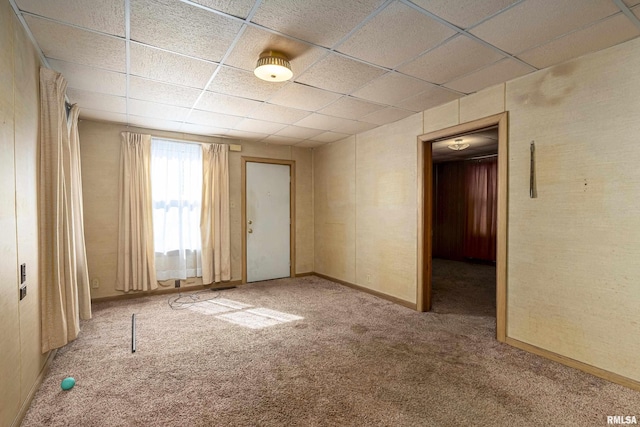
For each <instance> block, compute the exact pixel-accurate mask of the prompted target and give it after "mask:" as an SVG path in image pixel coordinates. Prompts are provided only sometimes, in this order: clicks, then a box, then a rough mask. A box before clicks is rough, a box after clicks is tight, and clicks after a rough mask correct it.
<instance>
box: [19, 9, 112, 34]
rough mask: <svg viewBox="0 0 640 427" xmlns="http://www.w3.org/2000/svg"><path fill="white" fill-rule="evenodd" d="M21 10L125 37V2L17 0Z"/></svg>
mask: <svg viewBox="0 0 640 427" xmlns="http://www.w3.org/2000/svg"><path fill="white" fill-rule="evenodd" d="M16 3H17V4H18V7H19V8H20V10H23V11H27V12H31V13H35V14H36V15H40V16H46V17H47V18H52V19H55V20H57V21H62V22H68V23H70V24H74V25H78V26H80V27H84V28H89V29H92V30H96V31H101V32H103V33H108V34H114V35H117V36H122V37H124V2H122V1H119V2H118V1H104V0H47V1H42V0H17V1H16Z"/></svg>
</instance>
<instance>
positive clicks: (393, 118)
mask: <svg viewBox="0 0 640 427" xmlns="http://www.w3.org/2000/svg"><path fill="white" fill-rule="evenodd" d="M412 114H415V113H414V112H413V111H407V110H400V109H399V108H393V107H388V108H385V109H384V110H378V111H376V112H375V113H371V114H369V115H368V116H364V117H363V118H362V121H364V122H368V123H373V124H376V125H380V126H381V125H386V124H387V123H392V122H397V121H398V120H401V119H404V118H405V117H409V116H410V115H412Z"/></svg>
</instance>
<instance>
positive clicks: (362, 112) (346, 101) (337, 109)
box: [319, 96, 384, 120]
mask: <svg viewBox="0 0 640 427" xmlns="http://www.w3.org/2000/svg"><path fill="white" fill-rule="evenodd" d="M382 108H384V106H383V105H380V104H373V103H371V102H367V101H362V100H360V99H356V98H351V97H348V96H343V97H342V98H340V99H338V100H337V101H336V102H334V103H332V104H330V105H328V106H327V107H324V108H323V109H322V110H320V111H319V113H322V114H327V115H329V116H336V117H344V118H345V119H353V120H358V119H359V118H360V117H363V116H366V115H367V114H370V113H373V112H374V111H377V110H380V109H382Z"/></svg>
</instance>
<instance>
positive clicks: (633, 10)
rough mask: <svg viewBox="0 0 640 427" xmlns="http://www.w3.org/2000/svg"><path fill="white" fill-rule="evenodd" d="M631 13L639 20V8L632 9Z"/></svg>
mask: <svg viewBox="0 0 640 427" xmlns="http://www.w3.org/2000/svg"><path fill="white" fill-rule="evenodd" d="M632 12H633V14H634V15H635V16H636V18H638V19H640V6H637V7H634V8H633V9H632Z"/></svg>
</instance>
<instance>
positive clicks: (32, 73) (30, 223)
mask: <svg viewBox="0 0 640 427" xmlns="http://www.w3.org/2000/svg"><path fill="white" fill-rule="evenodd" d="M0 63H1V64H2V67H0V230H1V231H0V232H1V233H2V238H1V239H0V325H2V327H1V328H0V343H1V346H2V351H1V352H0V378H2V387H0V425H3V426H4V425H6V426H9V425H11V424H12V423H14V422H15V421H16V420H17V417H18V415H19V413H20V410H21V408H22V409H24V405H25V404H26V402H27V401H28V398H29V396H30V394H31V393H32V392H33V390H34V386H35V385H37V378H38V375H39V374H40V373H41V371H42V368H43V366H44V363H45V361H46V356H47V355H42V354H41V353H40V304H39V295H38V290H39V289H38V287H39V283H38V240H37V239H38V234H37V233H38V223H37V172H36V167H37V157H36V156H37V144H38V108H39V107H38V105H39V101H38V99H39V98H38V72H39V71H38V70H39V66H40V62H39V59H38V58H37V55H36V53H35V51H34V49H33V46H32V45H31V43H30V41H29V39H28V38H27V36H26V34H25V33H24V31H23V29H22V26H21V25H20V23H19V21H18V19H17V18H16V16H15V15H14V13H13V11H12V9H11V7H10V6H9V3H8V2H0ZM22 263H25V264H26V265H27V281H26V285H27V289H28V292H27V296H26V298H25V299H23V300H22V301H19V298H18V289H19V286H20V285H19V273H18V271H19V265H20V264H22Z"/></svg>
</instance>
